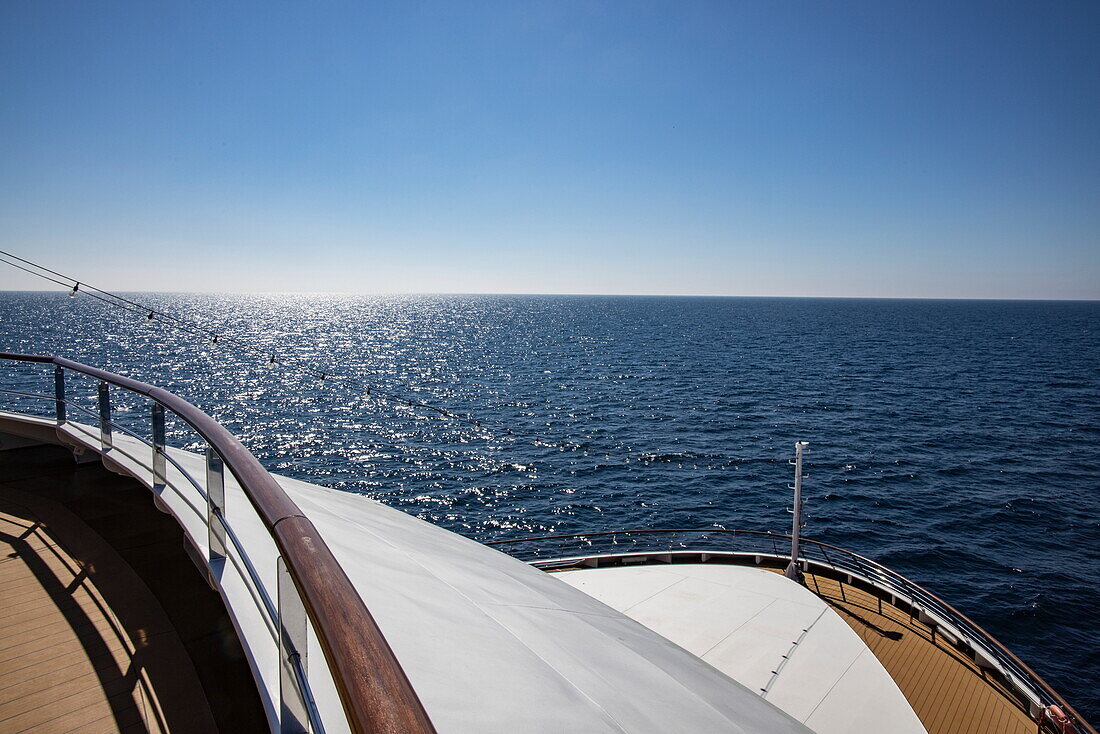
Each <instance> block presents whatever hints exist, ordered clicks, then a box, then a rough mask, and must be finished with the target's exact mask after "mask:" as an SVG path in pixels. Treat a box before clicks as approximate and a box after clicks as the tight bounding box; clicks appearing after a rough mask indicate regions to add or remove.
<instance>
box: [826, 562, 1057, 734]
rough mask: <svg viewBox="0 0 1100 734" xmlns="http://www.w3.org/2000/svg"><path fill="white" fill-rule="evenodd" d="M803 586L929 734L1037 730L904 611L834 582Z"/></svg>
mask: <svg viewBox="0 0 1100 734" xmlns="http://www.w3.org/2000/svg"><path fill="white" fill-rule="evenodd" d="M806 584H807V586H808V587H809V588H810V589H811V590H812V591H815V592H817V594H818V596H820V597H821V598H823V599H825V601H827V602H828V603H829V604H830V605H831V606H832V607H833V609H835V610H836V611H837V613H838V614H840V616H841V618H842V619H844V621H846V622H847V623H848V624H849V625H850V626H851V627H852V629H854V630H855V631H856V633H857V634H858V635H859V636H860V637H862V638H863V640H864V642H866V643H867V646H868V647H870V648H871V650H872V651H873V652H874V653H875V655H876V656H877V657H878V659H879V661H881V662H882V664H883V666H884V667H885V668H886V670H887V671H889V673H890V675H891V676H892V677H893V678H894V680H895V681H896V682H897V684H898V687H899V688H901V691H902V693H904V694H905V697H906V698H907V699H908V700H909V703H910V704H911V705H912V707H913V710H914V711H915V712H916V714H917V716H918V717H919V718H920V720H921V722H922V723H923V724H924V726H925V728H926V729H928V732H929V734H1035V732H1037V731H1038V730H1039V729H1038V725H1037V724H1036V723H1035V722H1034V721H1032V720H1031V719H1030V718H1029V717H1028V715H1027V713H1026V712H1025V711H1024V710H1023V709H1022V708H1021V706H1020V705H1019V704H1018V703H1017V702H1016V700H1015V699H1014V698H1013V697H1012V696H1011V694H1009V693H1008V692H1007V691H1005V690H1004V689H1003V688H1002V687H1001V686H1000V684H999V683H998V682H997V681H996V680H994V679H993V678H991V677H990V676H987V675H986V674H984V673H983V671H982V670H981V669H980V668H979V667H978V666H977V665H976V664H975V663H974V662H973V661H972V660H971V659H970V658H969V657H968V656H966V655H965V654H963V653H961V652H960V651H958V650H957V649H955V647H954V646H953V645H951V644H950V643H949V642H948V641H947V640H945V639H944V638H943V637H942V635H939V636H937V635H935V634H933V631H932V629H931V628H929V627H928V626H927V625H925V624H923V623H921V622H920V621H918V620H916V619H914V618H912V617H910V615H909V613H908V612H903V611H902V610H900V609H898V608H896V607H893V606H891V605H890V604H889V603H886V602H883V601H881V600H880V599H878V597H875V596H872V595H871V594H868V593H867V592H864V591H861V590H859V589H856V588H854V587H852V586H850V585H848V584H841V583H840V582H837V581H834V580H832V579H827V578H823V577H820V576H813V575H808V576H807V577H806Z"/></svg>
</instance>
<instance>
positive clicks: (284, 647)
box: [278, 556, 309, 734]
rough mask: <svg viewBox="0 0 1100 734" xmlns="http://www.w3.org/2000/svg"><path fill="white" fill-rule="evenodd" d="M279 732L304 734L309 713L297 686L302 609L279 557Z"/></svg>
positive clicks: (302, 665) (302, 651)
mask: <svg viewBox="0 0 1100 734" xmlns="http://www.w3.org/2000/svg"><path fill="white" fill-rule="evenodd" d="M278 566H279V572H278V576H279V701H280V703H279V731H280V734H305V733H306V732H308V731H309V714H308V711H307V710H306V702H305V697H304V696H303V695H302V691H301V689H300V688H299V686H298V672H297V671H296V670H295V669H296V668H297V669H299V670H300V671H301V674H302V676H303V677H304V676H305V673H306V610H305V606H303V604H302V599H301V597H300V596H298V589H296V588H295V587H294V579H292V578H291V577H290V572H289V571H287V568H286V563H285V562H284V561H283V557H282V556H279V561H278Z"/></svg>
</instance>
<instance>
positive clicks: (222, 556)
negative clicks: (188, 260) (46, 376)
mask: <svg viewBox="0 0 1100 734" xmlns="http://www.w3.org/2000/svg"><path fill="white" fill-rule="evenodd" d="M0 359H6V360H15V361H19V362H27V363H40V364H50V365H53V366H54V370H53V388H54V389H53V394H52V395H48V394H40V393H33V392H27V391H22V392H20V391H15V390H0V393H3V394H8V395H13V396H20V397H23V398H27V399H32V400H45V401H50V402H52V403H53V409H54V410H53V412H54V420H55V422H56V426H57V430H58V432H59V434H60V433H61V432H62V431H63V430H64V431H72V432H82V433H88V431H87V429H86V428H84V427H82V426H81V425H80V424H79V423H77V422H73V421H70V415H69V412H70V409H73V410H77V411H82V412H84V413H86V414H88V415H90V416H92V418H93V419H95V420H96V421H97V422H98V426H99V435H98V436H94V435H88V436H85V440H86V443H87V445H91V446H93V447H94V445H95V443H96V442H97V441H96V439H98V451H99V453H100V454H102V455H103V456H104V457H105V458H106V459H110V457H112V456H113V457H114V458H115V459H116V460H117V459H118V456H120V455H121V456H125V457H126V458H127V459H129V460H130V461H131V462H134V463H135V464H137V465H139V466H140V467H141V468H142V469H143V470H144V471H147V472H149V476H150V478H151V483H152V485H153V488H154V491H157V490H160V491H164V490H170V491H171V492H173V493H174V494H175V496H177V497H178V498H179V499H180V500H181V501H182V502H183V504H184V505H185V506H186V507H188V508H190V510H191V511H192V512H194V513H195V514H196V515H197V516H198V517H199V518H200V519H201V520H202V522H203V524H204V525H205V527H206V533H207V538H206V539H205V540H206V541H207V549H208V552H207V553H206V554H205V558H204V561H205V563H206V565H207V569H208V571H209V572H210V573H209V574H208V575H209V577H210V579H211V580H212V582H214V583H218V584H221V583H223V578H222V575H221V573H220V571H221V570H222V569H223V568H224V566H225V563H226V562H227V561H228V562H229V563H230V564H231V565H232V566H233V567H234V568H235V569H236V571H237V573H238V574H239V577H240V578H241V580H242V581H244V583H245V586H246V587H247V590H248V594H249V596H250V597H251V599H252V601H253V603H254V604H255V605H256V608H257V610H258V611H259V612H260V614H261V616H262V617H263V620H264V624H265V625H266V626H267V627H268V632H269V633H270V635H271V637H272V640H273V643H274V644H275V645H277V646H278V651H279V701H278V702H276V705H277V712H278V713H277V716H278V724H279V728H280V730H281V731H284V732H298V731H307V730H312V731H314V732H323V731H324V722H323V721H322V719H321V715H320V712H319V710H318V706H317V703H316V701H315V699H314V696H313V692H312V690H311V687H310V683H309V675H308V663H307V634H308V630H309V629H312V631H313V634H314V635H315V637H316V640H317V642H318V645H319V647H320V648H321V651H322V653H323V655H324V659H325V663H327V666H328V672H329V673H330V675H331V677H332V680H333V683H334V685H335V687H336V691H337V693H338V695H339V698H340V702H341V704H342V707H343V713H344V715H345V717H346V720H347V724H348V726H349V728H350V729H351V730H352V731H353V732H395V733H396V732H433V731H434V728H433V726H432V724H431V721H430V720H429V718H428V715H427V713H426V712H425V711H424V708H423V706H422V704H421V703H420V700H419V698H418V697H417V695H416V693H415V691H413V689H412V686H411V685H410V684H409V681H408V678H407V677H406V676H405V673H404V671H403V670H402V668H401V666H400V664H399V663H398V661H397V658H396V657H395V656H394V654H393V651H392V650H391V649H390V646H389V643H388V642H386V639H385V637H384V636H383V634H382V632H381V630H380V629H379V628H378V625H377V624H376V623H375V621H374V619H373V617H372V616H371V614H370V612H369V611H368V610H367V608H366V606H365V604H364V603H363V600H362V599H361V598H360V596H359V593H358V592H357V591H356V590H355V587H354V586H353V585H352V583H351V581H350V580H349V579H348V577H347V575H346V574H345V573H344V570H343V569H342V568H341V567H340V564H339V563H338V562H337V560H336V558H335V557H333V555H332V552H331V551H330V550H329V548H328V546H327V545H326V544H325V542H324V540H323V539H322V538H321V537H320V535H319V534H318V532H317V530H316V528H314V527H313V524H312V523H311V522H310V521H309V519H308V518H306V517H305V516H304V515H303V514H302V511H301V510H300V509H299V508H298V507H297V505H295V503H294V502H293V501H292V500H291V499H290V498H289V497H288V496H287V495H286V493H285V492H284V491H283V489H282V488H281V487H280V486H279V485H278V483H277V482H276V481H275V479H274V478H273V477H272V476H271V475H270V474H269V473H268V472H267V471H266V470H265V469H264V468H263V467H262V466H261V465H260V463H259V461H257V460H256V458H255V457H254V456H253V455H252V454H251V453H249V452H248V450H247V449H245V448H244V446H243V445H242V444H241V443H240V441H238V440H237V439H236V438H235V437H234V436H233V435H232V434H230V433H229V431H228V430H226V429H225V428H224V427H223V426H221V425H220V424H219V423H217V422H216V421H214V419H212V418H211V417H210V416H208V415H206V414H205V413H203V412H202V411H200V410H199V409H198V408H196V407H195V406H193V405H191V404H190V403H188V402H186V401H184V400H183V399H182V398H180V397H178V396H176V395H174V394H173V393H170V392H168V391H166V390H163V389H161V388H158V387H154V386H152V385H147V384H145V383H142V382H138V381H136V380H132V379H130V378H127V377H123V376H121V375H116V374H113V373H111V372H106V371H104V370H100V369H97V368H95V367H89V366H87V365H84V364H80V363H78V362H73V361H71V360H67V359H63V358H60V357H50V356H39V355H26V354H13V353H7V352H0ZM67 372H73V373H78V374H82V375H87V376H89V377H91V378H93V379H95V380H97V381H98V386H97V401H98V405H97V410H95V411H93V410H90V409H88V408H85V407H83V406H81V405H79V403H76V402H74V401H73V400H71V399H70V398H69V397H68V396H67V394H66V387H67V385H66V373H67ZM111 386H114V387H118V388H122V389H124V390H127V391H130V392H132V393H135V394H137V395H140V396H144V397H146V398H148V399H149V400H150V401H151V405H150V412H149V416H150V418H149V420H150V422H149V428H150V433H151V440H150V439H146V438H145V437H143V436H141V435H139V434H138V433H136V432H135V431H133V430H131V429H129V428H126V427H124V426H122V425H120V424H118V423H117V422H115V421H114V420H113V419H112V406H111V390H110V387H111ZM168 412H171V413H172V414H173V415H175V416H177V417H178V418H180V419H181V420H183V421H184V422H185V423H187V424H188V425H189V426H190V427H191V428H192V429H193V430H194V431H195V432H196V433H197V434H198V435H199V436H200V437H201V438H202V439H203V441H205V443H206V448H205V469H206V472H205V474H206V476H205V483H203V482H200V481H198V479H196V478H195V477H194V476H193V475H192V474H191V473H190V472H189V471H188V470H187V469H186V468H185V467H184V466H183V465H182V464H181V463H180V461H178V460H177V459H176V458H175V457H174V456H173V455H172V453H171V452H170V451H169V450H168V446H167V444H166V442H165V417H166V413H168ZM116 433H122V434H125V435H127V436H129V437H131V438H133V439H136V440H137V441H139V442H141V443H142V444H144V445H145V446H147V447H148V449H149V454H147V457H148V463H147V462H146V460H145V459H143V458H141V457H140V456H136V455H134V454H133V453H131V452H129V451H127V450H125V449H123V448H122V447H121V446H120V445H119V441H117V440H116ZM169 466H171V467H172V468H173V469H174V470H175V472H176V473H178V474H179V476H180V477H182V480H183V481H182V482H181V481H179V480H173V476H172V474H171V473H170V472H169V470H168V467H169ZM226 468H228V469H229V471H230V472H231V473H232V475H233V476H234V477H235V478H236V480H237V483H238V484H239V485H240V488H241V490H242V491H243V493H244V494H245V496H246V497H247V498H248V501H249V504H250V505H251V509H252V510H253V511H254V512H255V516H256V517H257V518H258V519H259V520H260V521H262V523H263V525H264V527H265V528H266V530H267V532H268V535H269V537H270V540H271V541H272V542H273V543H274V545H275V548H276V549H277V553H278V557H277V559H276V563H277V569H276V578H277V591H276V594H275V596H276V599H275V600H274V601H273V600H272V599H271V595H270V594H269V593H268V591H267V588H266V586H265V584H264V583H263V582H262V580H261V577H260V574H259V573H258V571H257V569H256V567H255V566H254V565H253V563H252V560H251V559H250V558H249V555H250V554H249V553H248V549H246V548H245V547H244V545H243V543H242V542H241V539H240V537H238V534H237V533H236V532H234V529H233V523H232V522H231V521H230V518H228V517H227V516H226V507H225V474H224V472H225V469H226ZM258 682H260V681H258Z"/></svg>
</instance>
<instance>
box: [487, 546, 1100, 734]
mask: <svg viewBox="0 0 1100 734" xmlns="http://www.w3.org/2000/svg"><path fill="white" fill-rule="evenodd" d="M790 543H791V536H789V535H782V534H778V533H768V532H761V531H754V530H725V529H715V528H706V529H678V528H673V529H666V528H658V529H653V530H625V531H611V532H596V533H576V534H570V535H545V536H539V537H533V538H519V539H514V540H496V541H489V542H487V543H486V545H489V546H492V547H494V548H496V549H498V550H500V551H503V552H504V553H507V554H509V555H511V556H514V557H516V558H518V559H520V560H523V561H526V562H527V563H530V564H531V565H533V566H536V567H538V568H542V569H545V570H554V569H563V568H573V567H581V566H589V567H592V566H600V565H607V564H608V563H609V562H610V563H614V564H616V565H619V564H623V563H624V562H625V563H631V562H642V563H644V562H674V561H676V560H685V561H695V562H699V561H704V562H705V561H708V560H712V559H723V560H726V561H732V562H735V563H742V564H745V565H767V566H771V567H774V568H777V569H780V570H782V569H783V568H786V567H787V564H788V563H789V562H790V560H791V557H790V547H791V546H790ZM601 559H602V560H603V563H601ZM798 562H799V564H801V565H802V568H803V571H804V572H805V573H816V574H819V573H821V572H823V571H824V572H826V574H827V575H830V576H832V577H834V578H839V579H841V580H843V579H844V578H845V577H846V578H847V581H848V583H849V585H853V584H854V583H855V582H856V581H857V580H858V581H861V582H862V584H863V586H865V587H866V589H867V590H869V591H873V592H877V593H879V594H884V595H887V596H889V597H890V599H891V603H893V604H894V605H895V606H900V605H899V601H900V602H902V603H904V604H906V605H908V606H909V608H910V610H911V611H912V613H913V614H914V615H918V616H919V617H920V619H921V621H922V622H924V623H926V624H929V625H930V626H934V627H935V628H936V629H939V630H940V631H941V632H942V631H946V632H947V634H948V637H949V638H955V644H956V645H957V646H958V647H959V649H960V650H966V651H967V652H969V653H970V654H971V655H972V656H973V658H974V660H975V662H976V663H977V664H978V665H979V666H980V667H982V668H983V669H986V670H991V671H993V672H996V673H999V674H1000V675H1001V677H1003V679H1004V681H1005V683H1006V684H1007V685H1008V686H1010V687H1011V688H1012V689H1014V690H1015V691H1016V693H1017V696H1018V697H1019V698H1020V699H1021V702H1023V701H1026V702H1028V704H1027V708H1028V713H1029V715H1030V716H1031V717H1032V718H1033V719H1034V720H1035V721H1036V723H1037V724H1039V725H1041V726H1047V727H1050V726H1051V721H1049V720H1048V718H1047V711H1048V710H1049V707H1051V706H1057V707H1059V708H1061V709H1062V710H1063V711H1064V712H1066V713H1067V714H1068V716H1069V718H1070V719H1071V721H1073V723H1074V724H1075V725H1076V726H1077V731H1081V732H1089V733H1090V734H1097V732H1096V730H1095V729H1094V728H1093V727H1092V726H1090V725H1089V723H1088V722H1086V721H1085V720H1084V719H1083V718H1082V717H1081V716H1080V715H1079V714H1078V713H1077V712H1076V711H1075V710H1074V709H1073V707H1071V706H1070V705H1069V704H1068V703H1066V702H1065V700H1064V699H1063V698H1062V697H1061V696H1060V695H1058V693H1057V692H1056V691H1054V689H1052V688H1051V687H1050V686H1049V685H1047V683H1046V682H1045V681H1044V680H1043V679H1042V678H1040V677H1039V675H1038V674H1037V673H1036V672H1035V671H1033V670H1032V669H1031V668H1030V667H1028V666H1027V665H1026V664H1025V663H1024V662H1023V661H1022V660H1020V659H1019V658H1018V657H1016V655H1014V654H1013V653H1012V652H1011V651H1010V650H1009V649H1008V648H1007V647H1005V646H1004V645H1002V644H1001V643H1000V642H998V641H997V639H996V638H994V637H993V636H992V635H991V634H989V633H988V632H986V631H985V630H984V629H982V628H981V627H980V626H978V624H977V623H975V622H973V621H972V620H971V619H970V618H968V617H967V616H966V615H964V614H963V613H962V612H960V611H958V610H956V609H955V608H954V607H952V606H951V605H950V604H948V603H947V602H945V601H944V600H943V599H941V598H940V597H938V596H936V595H935V594H933V593H932V592H930V591H928V590H927V589H924V588H923V587H921V586H919V585H918V584H916V583H915V582H913V581H910V580H909V579H907V578H905V577H904V576H902V575H901V574H899V573H897V572H895V571H892V570H890V569H889V568H887V567H885V566H883V565H882V564H880V563H876V562H875V561H872V560H871V559H869V558H866V557H864V556H861V555H859V554H857V553H853V552H851V551H848V550H844V549H843V548H839V547H837V546H834V545H829V544H828V543H821V542H819V541H815V540H809V539H808V538H801V539H800V553H799V558H798ZM1050 731H1059V730H1058V729H1057V728H1050ZM1067 731H1068V730H1067Z"/></svg>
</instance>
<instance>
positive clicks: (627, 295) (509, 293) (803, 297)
mask: <svg viewBox="0 0 1100 734" xmlns="http://www.w3.org/2000/svg"><path fill="white" fill-rule="evenodd" d="M114 292H115V293H144V294H151V295H234V296H265V295H267V296H271V295H281V296H290V295H293V296H372V297H395V298H396V297H414V296H416V297H422V296H452V297H453V296H538V297H543V296H545V297H584V296H588V297H596V298H731V299H732V298H755V299H776V300H779V299H784V300H833V301H1012V302H1032V303H1046V302H1057V303H1097V302H1100V298H1057V297H998V298H992V297H981V296H814V295H811V296H807V295H786V294H781V295H775V294H770V295H732V294H716V293H595V292H562V293H549V292H540V293H519V292H512V291H507V292H506V291H482V292H461V291H404V292H366V291H278V290H271V291H223V290H217V291H204V290H194V291H187V290H168V291H162V290H118V291H114ZM0 293H56V294H58V295H68V292H67V291H65V290H59V289H45V288H20V289H12V288H5V289H0Z"/></svg>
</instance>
